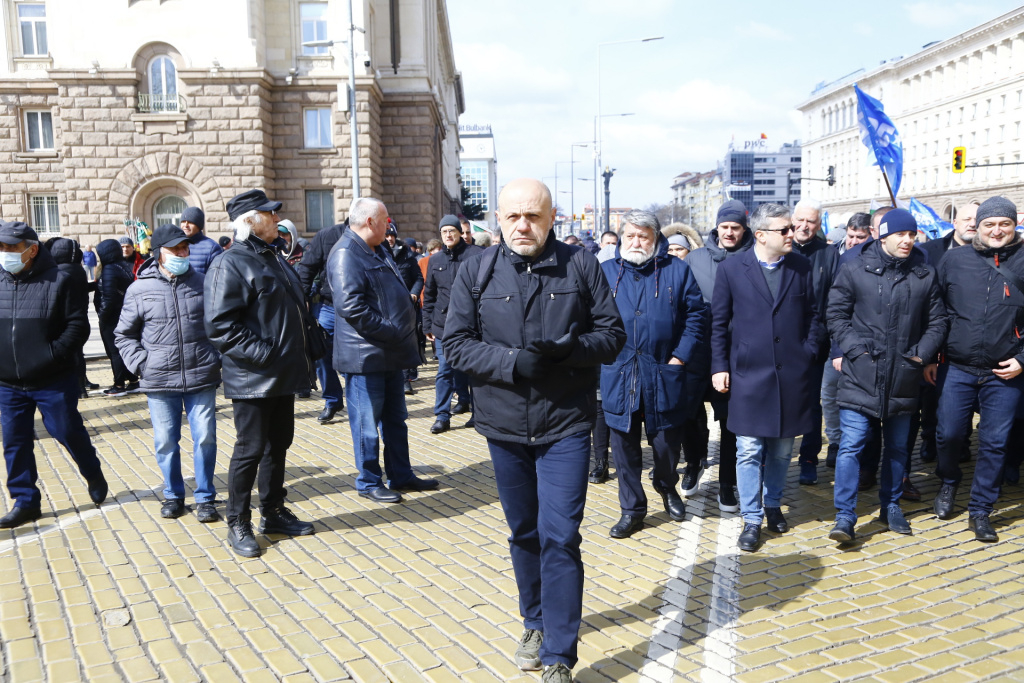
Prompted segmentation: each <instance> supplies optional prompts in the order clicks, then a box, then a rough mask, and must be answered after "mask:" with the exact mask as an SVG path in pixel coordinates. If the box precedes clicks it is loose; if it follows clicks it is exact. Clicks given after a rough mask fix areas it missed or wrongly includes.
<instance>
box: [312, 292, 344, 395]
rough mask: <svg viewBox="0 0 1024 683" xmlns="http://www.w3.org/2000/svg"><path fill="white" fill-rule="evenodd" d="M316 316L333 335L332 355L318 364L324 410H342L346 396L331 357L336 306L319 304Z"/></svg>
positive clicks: (318, 378)
mask: <svg viewBox="0 0 1024 683" xmlns="http://www.w3.org/2000/svg"><path fill="white" fill-rule="evenodd" d="M315 315H316V319H317V320H318V321H319V322H320V326H321V327H323V328H324V329H325V330H327V332H328V333H329V334H330V335H331V353H329V354H327V355H326V356H324V357H323V358H321V359H320V360H318V361H317V362H316V379H317V381H318V382H320V389H322V390H323V397H324V408H333V409H334V410H340V409H341V408H344V407H345V394H344V393H343V392H342V388H341V380H340V379H339V378H338V373H337V372H335V371H334V368H333V367H332V366H331V357H332V356H333V355H334V320H335V315H334V305H333V304H330V303H326V304H317V309H316V311H315Z"/></svg>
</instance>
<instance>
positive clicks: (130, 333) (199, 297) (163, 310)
mask: <svg viewBox="0 0 1024 683" xmlns="http://www.w3.org/2000/svg"><path fill="white" fill-rule="evenodd" d="M114 343H115V344H116V345H117V350H118V351H119V352H120V353H121V359H122V360H123V361H124V363H125V365H126V366H128V370H129V371H130V372H132V373H134V374H137V375H139V378H140V380H139V383H140V386H141V388H142V390H143V391H146V392H150V391H154V392H158V391H173V392H182V393H192V392H196V391H202V390H204V389H209V388H211V387H216V386H217V385H219V384H220V354H219V353H217V350H216V349H214V348H213V344H211V343H210V339H209V338H208V337H207V336H206V329H205V327H204V323H203V276H202V275H201V274H200V273H198V272H196V270H195V269H194V268H191V267H190V268H189V269H188V270H187V271H185V273H184V274H182V275H179V276H177V277H173V278H170V277H167V276H166V275H165V274H164V273H163V272H162V271H161V270H160V267H159V266H158V265H157V262H156V259H149V260H148V261H146V265H144V266H142V268H140V269H139V278H138V279H137V280H136V281H135V282H134V283H133V284H132V286H131V287H129V288H128V293H127V295H126V296H125V300H124V308H123V309H121V318H120V321H119V322H118V324H117V329H115V330H114Z"/></svg>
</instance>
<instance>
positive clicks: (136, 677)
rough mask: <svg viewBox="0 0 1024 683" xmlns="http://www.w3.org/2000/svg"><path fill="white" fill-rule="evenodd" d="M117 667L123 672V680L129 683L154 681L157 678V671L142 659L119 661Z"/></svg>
mask: <svg viewBox="0 0 1024 683" xmlns="http://www.w3.org/2000/svg"><path fill="white" fill-rule="evenodd" d="M119 666H120V667H121V670H122V671H123V672H124V675H125V678H126V679H127V680H128V681H130V682H131V683H136V681H155V680H156V679H157V678H159V674H158V673H157V670H156V669H154V668H153V665H152V664H150V663H149V660H147V659H146V658H144V657H138V658H135V659H129V660H128V661H121V662H119Z"/></svg>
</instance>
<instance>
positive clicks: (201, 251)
mask: <svg viewBox="0 0 1024 683" xmlns="http://www.w3.org/2000/svg"><path fill="white" fill-rule="evenodd" d="M222 253H224V250H223V249H222V248H221V246H220V245H219V244H217V241H216V240H214V239H212V238H210V237H207V236H206V235H204V234H203V233H201V232H198V233H196V234H195V235H193V236H192V237H189V238H188V264H189V265H190V266H192V270H194V271H195V272H196V273H198V274H199V275H206V273H207V271H209V270H210V264H211V263H213V259H215V258H217V257H218V256H220V255H221V254H222ZM139 272H140V273H141V270H140V271H139ZM137 277H141V274H140V275H138V276H137Z"/></svg>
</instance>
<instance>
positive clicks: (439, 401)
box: [434, 339, 473, 420]
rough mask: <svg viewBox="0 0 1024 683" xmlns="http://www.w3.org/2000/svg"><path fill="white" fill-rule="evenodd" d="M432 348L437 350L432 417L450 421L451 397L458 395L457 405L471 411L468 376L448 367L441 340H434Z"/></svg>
mask: <svg viewBox="0 0 1024 683" xmlns="http://www.w3.org/2000/svg"><path fill="white" fill-rule="evenodd" d="M434 346H435V348H436V349H437V379H436V381H435V382H434V394H435V396H434V415H435V416H437V418H438V419H439V420H450V419H452V413H451V405H452V396H453V395H454V394H455V393H458V394H459V403H466V404H468V405H469V409H470V410H472V409H473V398H472V397H471V396H470V394H469V376H468V375H467V374H466V373H464V372H459V371H458V370H456V369H455V368H453V367H452V366H450V365H448V361H447V360H445V357H444V350H443V348H442V347H441V340H440V339H436V340H435V342H434Z"/></svg>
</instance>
